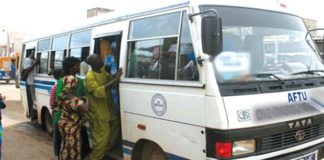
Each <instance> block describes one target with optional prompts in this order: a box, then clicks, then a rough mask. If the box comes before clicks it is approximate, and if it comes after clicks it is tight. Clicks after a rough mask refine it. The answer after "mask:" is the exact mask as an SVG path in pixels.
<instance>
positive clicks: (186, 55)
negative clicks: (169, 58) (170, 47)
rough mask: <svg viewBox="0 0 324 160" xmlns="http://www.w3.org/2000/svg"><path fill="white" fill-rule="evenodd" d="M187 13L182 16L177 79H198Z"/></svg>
mask: <svg viewBox="0 0 324 160" xmlns="http://www.w3.org/2000/svg"><path fill="white" fill-rule="evenodd" d="M187 17H188V16H187V13H186V12H184V15H183V18H182V29H181V35H180V49H179V55H178V57H179V62H178V74H177V75H178V77H177V80H189V81H197V80H199V73H198V68H197V62H196V56H195V53H194V50H193V46H192V40H191V35H190V30H189V23H188V18H187Z"/></svg>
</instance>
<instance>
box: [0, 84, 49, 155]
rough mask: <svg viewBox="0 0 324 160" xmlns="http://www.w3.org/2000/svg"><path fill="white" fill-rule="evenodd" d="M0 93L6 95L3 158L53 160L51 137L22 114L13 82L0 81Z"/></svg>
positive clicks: (18, 94)
mask: <svg viewBox="0 0 324 160" xmlns="http://www.w3.org/2000/svg"><path fill="white" fill-rule="evenodd" d="M0 93H2V94H3V95H5V96H6V100H5V103H6V104H7V107H6V108H5V109H4V110H2V117H3V118H2V126H3V130H4V133H3V142H2V157H3V159H4V160H22V159H28V160H54V156H53V149H52V141H51V140H52V138H51V137H50V136H49V134H47V133H46V132H45V131H43V130H42V128H41V126H40V125H38V124H35V123H32V122H30V120H29V119H27V118H26V117H25V115H24V111H23V107H22V104H21V101H20V90H19V89H17V88H15V85H14V83H13V82H11V83H10V84H6V83H5V82H3V81H0Z"/></svg>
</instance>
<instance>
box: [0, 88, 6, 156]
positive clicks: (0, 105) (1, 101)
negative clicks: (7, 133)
mask: <svg viewBox="0 0 324 160" xmlns="http://www.w3.org/2000/svg"><path fill="white" fill-rule="evenodd" d="M5 99H6V97H5V96H3V95H2V94H1V93H0V160H2V154H1V153H2V135H3V128H2V113H1V110H2V109H4V108H6V104H5V103H4V100H5Z"/></svg>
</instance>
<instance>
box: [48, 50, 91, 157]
mask: <svg viewBox="0 0 324 160" xmlns="http://www.w3.org/2000/svg"><path fill="white" fill-rule="evenodd" d="M63 70H64V73H65V75H73V76H75V77H76V74H78V73H79V72H80V60H79V59H77V58H75V57H73V56H72V57H68V58H66V59H65V60H64V61H63ZM76 78H77V86H76V88H75V89H74V92H73V93H74V96H76V97H78V98H81V97H83V96H86V93H85V88H84V81H83V79H81V78H79V77H76ZM63 87H64V84H63V78H61V79H59V80H58V81H57V84H56V101H58V97H59V96H60V95H61V94H62V92H63ZM60 117H61V108H59V109H57V110H56V111H55V112H54V114H53V123H55V124H57V123H58V121H59V119H60ZM58 143H59V142H58ZM81 146H82V152H81V154H82V158H83V157H85V156H86V155H87V154H88V152H89V150H90V147H89V140H88V134H87V130H86V127H84V126H83V127H82V128H81Z"/></svg>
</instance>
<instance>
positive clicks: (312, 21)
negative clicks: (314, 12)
mask: <svg viewBox="0 0 324 160" xmlns="http://www.w3.org/2000/svg"><path fill="white" fill-rule="evenodd" d="M303 20H304V22H305V24H306V27H307V29H308V30H311V29H315V28H317V20H315V19H311V18H303ZM311 35H312V37H314V38H315V37H318V35H317V32H316V31H315V32H311Z"/></svg>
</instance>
